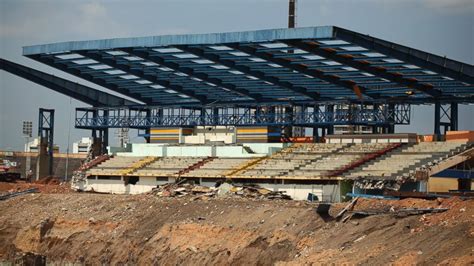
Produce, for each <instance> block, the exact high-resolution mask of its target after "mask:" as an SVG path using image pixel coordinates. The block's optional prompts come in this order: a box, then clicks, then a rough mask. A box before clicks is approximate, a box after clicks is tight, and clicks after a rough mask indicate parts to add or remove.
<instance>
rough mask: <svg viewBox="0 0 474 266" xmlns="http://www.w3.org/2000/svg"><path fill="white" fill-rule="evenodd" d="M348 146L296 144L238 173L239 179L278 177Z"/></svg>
mask: <svg viewBox="0 0 474 266" xmlns="http://www.w3.org/2000/svg"><path fill="white" fill-rule="evenodd" d="M347 145H348V144H323V143H297V144H294V145H293V146H290V147H288V148H286V149H283V150H281V151H280V152H277V153H275V154H273V155H272V156H270V157H268V158H266V159H264V160H262V161H261V162H259V163H257V164H255V165H253V166H252V167H249V168H248V169H246V170H244V171H242V172H240V173H239V174H238V176H241V177H249V176H252V177H257V178H258V177H278V176H283V175H287V174H288V172H290V171H292V170H295V169H297V168H299V167H300V166H302V165H306V164H308V163H311V162H313V161H315V160H318V159H320V158H322V157H323V156H327V155H329V154H331V153H333V152H335V151H337V150H339V149H341V148H343V147H346V146H347Z"/></svg>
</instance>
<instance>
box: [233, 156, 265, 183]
mask: <svg viewBox="0 0 474 266" xmlns="http://www.w3.org/2000/svg"><path fill="white" fill-rule="evenodd" d="M268 158H269V157H268V156H264V157H259V158H257V159H255V160H250V161H248V162H245V163H244V164H242V165H240V166H239V167H237V168H236V169H235V170H232V171H230V172H228V173H226V174H224V176H225V177H227V178H235V177H236V176H238V175H237V174H238V173H241V172H243V171H245V170H247V169H250V167H252V166H254V165H256V164H258V163H259V162H261V161H263V160H265V159H268Z"/></svg>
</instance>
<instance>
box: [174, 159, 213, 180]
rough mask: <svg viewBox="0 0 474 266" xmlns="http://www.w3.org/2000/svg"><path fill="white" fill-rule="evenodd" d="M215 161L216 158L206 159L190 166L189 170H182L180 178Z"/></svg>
mask: <svg viewBox="0 0 474 266" xmlns="http://www.w3.org/2000/svg"><path fill="white" fill-rule="evenodd" d="M214 159H215V157H206V158H204V159H202V160H200V161H198V162H197V163H194V164H192V165H190V166H188V167H187V168H184V169H182V170H180V171H179V172H178V177H180V176H182V175H185V174H187V173H189V172H191V171H192V170H196V169H198V168H200V167H201V166H203V165H204V164H206V163H208V162H210V161H212V160H214Z"/></svg>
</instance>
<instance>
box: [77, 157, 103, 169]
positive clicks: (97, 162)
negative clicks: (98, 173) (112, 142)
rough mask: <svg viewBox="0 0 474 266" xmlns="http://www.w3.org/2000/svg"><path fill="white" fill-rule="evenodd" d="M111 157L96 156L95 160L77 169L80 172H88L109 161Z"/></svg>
mask: <svg viewBox="0 0 474 266" xmlns="http://www.w3.org/2000/svg"><path fill="white" fill-rule="evenodd" d="M110 158H111V157H110V156H109V155H108V154H102V155H99V156H97V157H96V158H94V159H93V160H92V161H90V162H88V163H84V164H82V165H81V167H80V168H79V170H80V171H86V170H89V169H91V168H92V167H95V166H97V165H99V164H101V163H103V162H105V161H107V160H109V159H110Z"/></svg>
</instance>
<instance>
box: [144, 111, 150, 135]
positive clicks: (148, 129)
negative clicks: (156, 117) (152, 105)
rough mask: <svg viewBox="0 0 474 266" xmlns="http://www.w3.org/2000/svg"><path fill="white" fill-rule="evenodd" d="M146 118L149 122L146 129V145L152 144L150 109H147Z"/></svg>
mask: <svg viewBox="0 0 474 266" xmlns="http://www.w3.org/2000/svg"><path fill="white" fill-rule="evenodd" d="M145 117H146V120H147V128H145V142H146V143H150V140H151V136H150V134H151V130H150V122H151V110H150V109H146V110H145Z"/></svg>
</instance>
